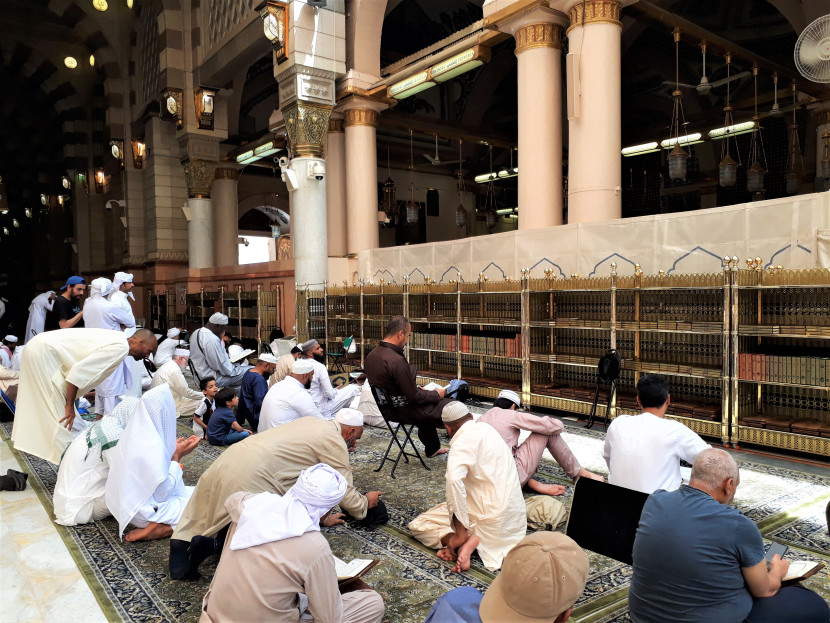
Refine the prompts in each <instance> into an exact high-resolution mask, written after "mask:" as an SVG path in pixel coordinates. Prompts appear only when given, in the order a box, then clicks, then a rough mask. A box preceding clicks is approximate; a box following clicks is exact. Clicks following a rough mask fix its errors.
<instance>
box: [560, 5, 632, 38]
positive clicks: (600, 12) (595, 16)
mask: <svg viewBox="0 0 830 623" xmlns="http://www.w3.org/2000/svg"><path fill="white" fill-rule="evenodd" d="M621 10H622V2H621V1H620V0H585V1H584V2H583V1H581V0H580V2H577V3H576V4H574V5H573V6H572V7H571V8H570V9H569V10H568V19H570V21H571V25H570V27H569V28H568V32H570V31H571V29H572V28H576V27H577V26H585V25H587V24H615V25H617V26H619V27H620V28H622V22H621V21H620V11H621Z"/></svg>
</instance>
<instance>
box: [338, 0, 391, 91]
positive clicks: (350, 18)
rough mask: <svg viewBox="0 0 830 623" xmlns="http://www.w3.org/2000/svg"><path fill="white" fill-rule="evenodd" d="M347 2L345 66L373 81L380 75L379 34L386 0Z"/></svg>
mask: <svg viewBox="0 0 830 623" xmlns="http://www.w3.org/2000/svg"><path fill="white" fill-rule="evenodd" d="M393 2H394V0H393ZM394 4H395V5H397V3H394ZM346 5H347V6H346V67H347V69H349V70H353V71H355V72H357V73H359V74H364V75H365V76H367V78H366V81H367V82H371V81H372V78H374V79H377V78H379V77H380V38H381V32H382V31H383V19H384V17H385V16H386V8H387V0H350V1H349V2H347V3H346Z"/></svg>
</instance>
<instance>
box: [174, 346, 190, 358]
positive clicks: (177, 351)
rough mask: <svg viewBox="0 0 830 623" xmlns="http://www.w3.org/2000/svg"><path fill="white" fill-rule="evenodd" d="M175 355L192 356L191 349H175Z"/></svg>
mask: <svg viewBox="0 0 830 623" xmlns="http://www.w3.org/2000/svg"><path fill="white" fill-rule="evenodd" d="M173 356H174V357H190V351H189V350H186V349H184V348H177V349H175V350H174V351H173Z"/></svg>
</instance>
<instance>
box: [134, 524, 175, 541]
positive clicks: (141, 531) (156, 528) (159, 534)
mask: <svg viewBox="0 0 830 623" xmlns="http://www.w3.org/2000/svg"><path fill="white" fill-rule="evenodd" d="M172 534H173V528H171V527H170V526H168V525H167V524H164V523H154V522H150V523H149V524H148V525H147V527H146V528H136V529H135V530H130V531H129V532H128V533H127V535H126V536H125V537H124V540H125V541H130V542H132V541H153V540H155V539H166V538H167V537H169V536H171V535H172Z"/></svg>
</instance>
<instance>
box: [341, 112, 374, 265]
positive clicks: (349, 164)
mask: <svg viewBox="0 0 830 623" xmlns="http://www.w3.org/2000/svg"><path fill="white" fill-rule="evenodd" d="M341 106H342V108H343V109H344V111H343V114H344V119H343V127H344V129H345V134H346V220H347V221H348V223H349V227H348V239H347V240H348V244H347V249H348V253H349V254H353V253H358V252H359V251H362V250H364V249H376V248H377V247H378V246H379V244H380V243H379V234H378V217H377V213H378V158H377V127H378V116H379V115H378V113H379V112H380V111H381V110H383V109H384V108H385V106H384V105H383V104H378V103H377V102H372V101H369V100H365V99H361V98H355V97H353V98H350V99H349V100H347V101H346V102H345V103H344V104H341Z"/></svg>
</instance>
